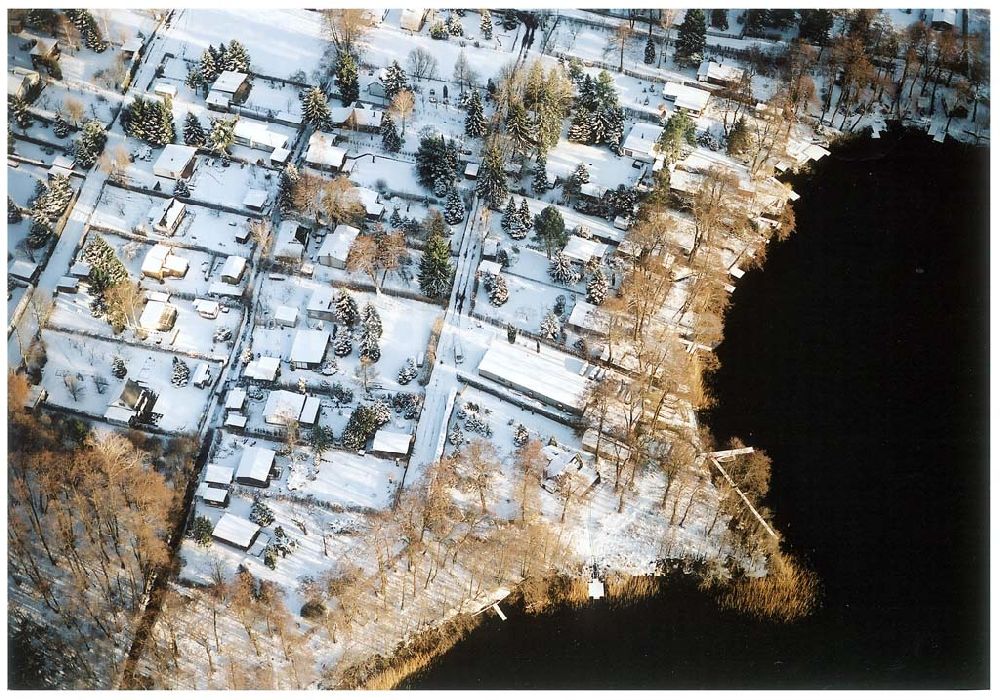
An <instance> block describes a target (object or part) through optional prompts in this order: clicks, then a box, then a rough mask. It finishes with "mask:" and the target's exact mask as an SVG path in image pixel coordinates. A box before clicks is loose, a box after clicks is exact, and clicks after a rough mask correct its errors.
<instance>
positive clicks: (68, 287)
mask: <svg viewBox="0 0 1000 700" xmlns="http://www.w3.org/2000/svg"><path fill="white" fill-rule="evenodd" d="M79 286H80V280H78V279H77V278H76V277H71V276H69V275H63V276H62V277H60V278H59V281H58V282H56V289H58V290H59V291H61V292H76V290H77V288H78V287H79Z"/></svg>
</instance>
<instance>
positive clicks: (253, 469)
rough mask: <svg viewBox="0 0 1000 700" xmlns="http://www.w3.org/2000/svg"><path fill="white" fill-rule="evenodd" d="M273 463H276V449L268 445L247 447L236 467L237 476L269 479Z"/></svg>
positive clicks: (254, 479) (262, 479)
mask: <svg viewBox="0 0 1000 700" xmlns="http://www.w3.org/2000/svg"><path fill="white" fill-rule="evenodd" d="M272 464H274V450H269V449H267V448H266V447H257V446H254V447H247V448H246V449H245V450H243V454H242V455H240V464H239V466H238V467H237V468H236V478H237V479H251V480H253V481H267V476H268V474H270V473H271V465H272Z"/></svg>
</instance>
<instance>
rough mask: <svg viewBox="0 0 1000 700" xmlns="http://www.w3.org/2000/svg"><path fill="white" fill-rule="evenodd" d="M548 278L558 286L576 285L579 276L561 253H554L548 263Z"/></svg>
mask: <svg viewBox="0 0 1000 700" xmlns="http://www.w3.org/2000/svg"><path fill="white" fill-rule="evenodd" d="M549 277H551V278H552V279H553V280H555V281H556V282H559V283H560V284H576V283H577V282H579V281H580V275H579V274H578V273H577V271H576V270H575V269H574V268H573V263H572V262H571V261H570V259H569V258H568V257H566V255H565V254H563V253H556V256H555V257H554V258H552V262H551V263H549Z"/></svg>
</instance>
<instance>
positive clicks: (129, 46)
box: [122, 36, 142, 53]
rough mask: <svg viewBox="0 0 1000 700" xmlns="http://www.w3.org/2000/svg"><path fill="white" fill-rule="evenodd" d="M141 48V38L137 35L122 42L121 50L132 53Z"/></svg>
mask: <svg viewBox="0 0 1000 700" xmlns="http://www.w3.org/2000/svg"><path fill="white" fill-rule="evenodd" d="M141 48H142V39H140V38H139V37H137V36H134V37H132V38H131V39H129V40H128V41H126V42H125V43H124V44H122V51H131V52H132V53H135V52H136V51H138V50H139V49H141Z"/></svg>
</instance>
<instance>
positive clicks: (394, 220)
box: [389, 206, 403, 228]
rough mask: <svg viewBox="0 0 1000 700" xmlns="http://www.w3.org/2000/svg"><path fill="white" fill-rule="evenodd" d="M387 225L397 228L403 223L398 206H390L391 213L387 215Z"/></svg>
mask: <svg viewBox="0 0 1000 700" xmlns="http://www.w3.org/2000/svg"><path fill="white" fill-rule="evenodd" d="M389 225H390V226H392V227H393V228H399V227H400V226H402V225H403V217H402V216H400V214H399V207H398V206H394V207H393V208H392V214H390V215H389Z"/></svg>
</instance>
